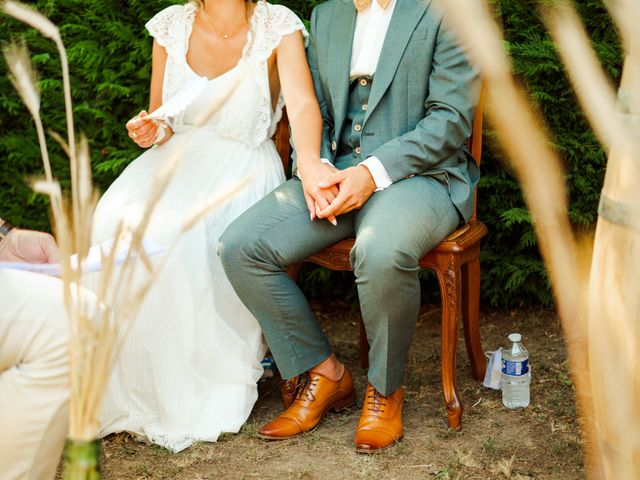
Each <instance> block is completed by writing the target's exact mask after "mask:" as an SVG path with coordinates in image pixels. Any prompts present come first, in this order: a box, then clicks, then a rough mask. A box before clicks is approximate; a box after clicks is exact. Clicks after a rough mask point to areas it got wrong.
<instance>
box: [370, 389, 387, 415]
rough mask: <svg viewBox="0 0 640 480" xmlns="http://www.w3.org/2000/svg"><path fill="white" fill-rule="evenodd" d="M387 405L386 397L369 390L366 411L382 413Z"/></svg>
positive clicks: (376, 391) (374, 390)
mask: <svg viewBox="0 0 640 480" xmlns="http://www.w3.org/2000/svg"><path fill="white" fill-rule="evenodd" d="M386 405H387V397H385V396H384V395H382V394H381V393H380V392H379V391H378V390H376V389H375V388H370V389H369V392H368V393H367V409H368V410H369V411H370V412H375V413H378V412H384V407H385V406H386Z"/></svg>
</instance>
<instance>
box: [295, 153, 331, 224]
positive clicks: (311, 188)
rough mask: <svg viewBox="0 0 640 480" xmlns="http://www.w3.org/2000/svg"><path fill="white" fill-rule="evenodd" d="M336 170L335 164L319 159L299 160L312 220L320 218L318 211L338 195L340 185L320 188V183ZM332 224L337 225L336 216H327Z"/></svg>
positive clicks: (299, 169) (303, 187)
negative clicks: (322, 161)
mask: <svg viewBox="0 0 640 480" xmlns="http://www.w3.org/2000/svg"><path fill="white" fill-rule="evenodd" d="M335 171H336V168H335V167H334V166H333V165H327V164H326V163H321V162H319V161H310V162H304V161H298V176H299V177H300V181H301V182H302V190H303V191H304V198H305V200H306V202H307V208H308V209H309V214H310V217H311V220H315V219H316V218H318V213H320V212H321V211H322V210H324V209H325V208H327V207H328V206H329V205H331V202H333V199H334V198H336V196H337V195H338V187H335V186H334V187H333V188H320V186H319V183H320V182H321V181H322V180H325V179H326V178H328V177H329V176H330V175H331V174H332V173H334V172H335ZM326 218H327V220H329V221H330V222H331V223H332V224H334V225H337V220H336V217H335V216H333V215H331V216H328V217H326Z"/></svg>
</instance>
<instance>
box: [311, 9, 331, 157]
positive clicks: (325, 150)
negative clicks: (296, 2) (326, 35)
mask: <svg viewBox="0 0 640 480" xmlns="http://www.w3.org/2000/svg"><path fill="white" fill-rule="evenodd" d="M317 11H318V8H317V7H316V8H314V9H313V12H311V35H310V37H309V46H308V47H307V61H308V62H309V69H310V70H311V76H312V78H313V85H314V88H315V91H316V97H317V98H318V105H319V106H320V113H321V114H322V144H321V147H320V157H322V158H326V159H327V160H329V161H331V162H332V163H333V160H334V155H333V151H332V150H331V132H332V130H333V118H332V117H331V115H330V114H329V109H328V108H327V102H326V101H325V98H324V95H323V93H322V85H321V83H320V71H319V70H318V49H317V29H316V23H317Z"/></svg>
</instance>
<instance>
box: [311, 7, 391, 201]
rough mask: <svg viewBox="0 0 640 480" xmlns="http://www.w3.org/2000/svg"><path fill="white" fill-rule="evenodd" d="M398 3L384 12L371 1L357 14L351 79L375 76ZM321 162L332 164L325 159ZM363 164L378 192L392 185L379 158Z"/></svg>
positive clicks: (365, 161)
mask: <svg viewBox="0 0 640 480" xmlns="http://www.w3.org/2000/svg"><path fill="white" fill-rule="evenodd" d="M397 1H398V0H391V2H390V3H389V5H388V6H387V8H386V10H385V9H383V8H382V7H381V6H380V4H379V3H378V1H377V0H372V2H371V5H370V6H369V7H368V8H367V9H366V10H363V11H361V12H358V16H357V17H356V31H355V33H354V35H353V46H352V49H351V70H350V71H349V78H350V79H353V78H356V77H361V76H363V75H369V76H372V75H373V74H374V73H375V71H376V68H377V66H378V60H379V59H380V52H382V46H383V44H384V39H385V38H386V36H387V30H388V29H389V23H390V22H391V16H392V15H393V11H394V9H395V8H396V3H397ZM322 161H323V162H325V163H331V162H329V161H328V160H326V159H324V158H323V159H322ZM360 165H364V166H365V167H367V168H368V169H369V172H371V176H372V177H373V180H374V182H375V184H376V191H379V190H383V189H385V188H387V187H388V186H389V185H391V184H392V183H393V181H392V180H391V177H390V176H389V173H388V172H387V169H386V168H384V165H382V162H381V161H380V160H379V159H378V158H377V157H368V158H367V159H365V160H363V161H362V162H361V163H360Z"/></svg>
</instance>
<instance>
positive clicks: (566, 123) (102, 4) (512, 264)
mask: <svg viewBox="0 0 640 480" xmlns="http://www.w3.org/2000/svg"><path fill="white" fill-rule="evenodd" d="M30 3H31V4H33V5H34V6H35V7H37V8H38V9H40V11H42V12H43V13H45V14H46V15H47V16H49V17H50V18H51V19H52V20H53V21H54V22H56V23H57V24H58V25H59V26H60V28H61V32H62V35H63V39H64V41H65V43H66V45H67V47H68V49H69V61H70V65H71V74H72V82H73V87H72V88H73V98H74V102H75V115H76V121H77V125H78V127H79V129H81V130H82V131H83V132H84V133H85V134H86V135H87V136H88V138H89V139H90V143H91V150H92V154H93V165H94V169H95V176H96V179H97V182H98V184H99V185H100V186H101V187H102V188H105V187H107V186H108V185H109V183H110V182H111V181H113V179H114V178H115V177H116V176H117V175H118V173H119V172H121V171H122V169H123V168H124V167H125V166H126V165H127V163H128V162H130V161H131V160H133V159H134V158H135V157H136V156H137V155H138V154H139V150H138V149H137V147H135V146H134V145H133V144H132V143H131V142H130V140H129V139H128V137H127V135H126V132H125V129H124V123H125V121H126V120H127V119H128V118H130V117H131V116H132V115H134V114H135V113H137V112H138V111H139V110H140V109H141V108H142V107H145V106H146V104H147V102H148V98H147V97H148V82H149V74H150V55H151V41H150V39H149V37H148V36H147V34H146V32H145V30H144V23H145V22H146V21H147V20H148V19H149V18H150V17H151V16H152V15H153V14H154V13H155V12H157V11H159V10H160V9H162V8H164V7H165V6H168V5H170V4H172V3H176V2H175V1H171V0H153V1H150V0H127V1H124V0H111V1H107V0H102V1H101V0H36V1H34V2H30ZM278 3H284V4H286V5H288V6H289V7H290V8H292V9H293V10H294V11H296V13H298V14H299V15H300V16H301V17H302V18H305V19H308V18H309V15H310V12H311V9H312V8H313V6H314V5H315V4H316V3H320V2H317V1H315V0H289V1H286V0H285V1H281V2H278ZM494 3H496V5H497V6H498V7H499V8H500V9H501V10H502V17H503V21H504V26H505V38H506V46H507V48H508V51H509V52H510V53H511V55H512V56H513V59H514V68H515V71H516V73H517V74H518V75H519V76H520V77H521V78H522V80H523V82H524V83H525V84H526V85H527V86H528V88H529V91H530V93H531V98H532V100H533V101H534V102H535V104H536V105H537V106H538V108H539V110H540V111H541V113H542V114H543V116H544V118H545V119H546V121H547V124H548V127H549V130H550V132H551V134H552V136H553V138H554V139H555V140H554V142H555V143H554V146H555V147H556V148H557V150H558V151H559V152H560V154H561V155H562V156H563V158H564V159H565V161H566V169H567V181H568V185H569V194H570V199H571V212H570V213H571V219H572V221H573V223H574V225H575V226H576V228H579V229H588V228H590V227H592V225H593V223H594V221H595V219H596V208H597V201H598V193H599V191H600V188H601V184H602V178H603V173H604V166H605V161H606V156H605V154H604V153H603V152H602V150H601V149H600V147H599V145H598V143H597V142H596V140H595V138H594V136H593V134H591V133H590V130H589V128H588V126H587V124H586V122H585V120H584V117H583V115H582V114H581V113H580V111H579V109H578V108H577V107H576V102H575V98H574V95H573V93H572V91H571V89H570V86H569V84H568V82H567V80H566V77H565V75H564V72H563V69H562V67H561V64H560V62H559V61H558V58H557V56H556V54H555V52H554V48H553V45H552V43H551V41H550V40H549V37H548V35H547V34H546V33H545V32H544V29H543V28H542V26H541V24H540V21H539V18H538V15H537V14H536V11H535V8H533V7H532V4H531V2H527V1H525V0H517V1H511V0H502V1H497V0H494ZM579 10H580V13H581V15H582V16H583V18H584V19H585V21H586V24H587V27H588V29H589V33H590V35H591V38H592V40H593V45H594V48H595V49H596V51H597V53H598V55H599V56H600V58H601V60H602V62H603V64H604V66H605V68H606V70H607V72H608V73H609V75H610V76H611V78H612V79H613V80H614V81H617V79H618V77H619V75H620V63H621V60H620V52H619V46H618V42H617V37H616V35H615V31H614V29H613V28H612V26H611V21H610V19H609V17H608V15H607V13H606V11H605V9H604V7H603V5H602V2H600V1H596V0H586V1H581V2H579ZM12 37H24V38H25V39H26V41H27V43H28V45H29V47H30V49H31V51H32V57H33V61H34V63H35V64H36V66H37V69H38V71H39V72H40V82H39V85H40V89H41V91H42V96H43V105H42V110H43V117H44V121H45V127H46V128H48V129H51V130H54V131H58V132H64V131H65V126H64V111H63V98H62V94H61V79H60V68H59V67H60V62H59V60H58V55H57V53H56V51H55V49H54V46H53V44H52V43H51V42H49V41H48V40H45V39H43V38H41V37H40V36H39V35H38V34H37V33H36V32H35V31H31V30H28V29H26V28H25V27H24V26H23V25H21V24H19V23H17V22H14V21H12V20H10V19H8V18H6V17H0V44H5V43H6V42H8V41H9V39H10V38H12ZM5 71H6V66H5V64H4V60H3V59H0V158H1V159H2V160H1V163H0V205H1V206H2V209H1V211H0V215H2V216H3V217H5V218H7V219H10V220H11V221H12V222H13V223H15V224H18V225H22V226H26V227H32V228H39V229H47V228H48V221H47V206H46V202H45V200H44V199H43V198H42V197H41V196H38V195H34V194H33V193H32V192H31V191H30V189H29V186H28V179H29V178H31V177H32V176H34V175H41V173H42V172H41V167H40V159H39V152H38V147H37V141H36V134H35V129H34V127H33V125H32V121H31V119H30V117H29V115H28V113H27V111H26V109H25V108H24V106H23V105H22V104H21V102H20V100H19V98H18V96H17V95H16V94H15V92H14V90H13V88H12V86H11V85H10V83H9V81H8V79H7V77H6V75H5V74H4V73H5ZM53 143H54V142H53V141H50V144H51V151H52V153H53V168H54V171H55V172H56V174H57V175H58V176H59V177H60V178H61V179H65V178H68V172H67V162H66V159H65V158H64V156H63V155H62V152H61V151H60V149H59V148H58V147H57V146H56V145H54V144H53ZM494 145H495V141H494V139H493V137H492V135H491V132H490V131H488V130H487V131H486V134H485V151H484V156H483V164H482V170H483V177H482V179H481V183H480V186H479V191H478V193H479V206H478V215H479V218H480V219H482V220H483V221H484V222H485V223H487V225H488V226H489V228H490V232H491V233H490V234H489V236H488V237H487V239H486V240H485V242H484V246H483V253H482V264H483V284H482V285H483V287H482V290H483V300H484V301H485V302H488V303H491V304H494V305H502V306H514V305H515V306H518V305H526V304H544V305H550V304H551V303H552V299H551V296H550V293H549V287H548V284H547V276H546V274H545V270H544V267H543V265H542V263H541V261H540V258H539V255H538V252H537V249H536V240H535V237H534V234H533V230H532V226H531V219H530V217H529V215H528V213H527V211H526V209H525V208H524V203H523V201H522V197H521V192H520V190H519V188H518V185H517V183H516V182H515V180H514V179H513V177H512V176H511V174H510V173H509V171H508V169H507V168H505V167H504V166H503V161H502V157H501V154H500V152H499V151H498V150H497V149H496V148H495V147H494ZM306 278H307V281H306V285H307V287H308V288H309V289H310V290H312V291H313V292H315V293H316V294H319V295H321V294H324V293H327V292H332V291H344V288H345V286H346V285H347V283H345V282H346V281H349V277H348V276H346V277H345V276H344V275H339V276H336V275H333V276H331V275H328V274H327V273H326V272H323V271H317V270H316V271H314V272H313V273H311V274H310V275H307V277H306ZM427 282H429V281H428V280H427ZM427 286H428V287H429V288H428V290H431V291H432V290H433V288H430V287H432V286H433V284H432V283H428V285H427ZM349 288H352V287H349ZM349 292H350V293H349V295H350V296H352V295H353V290H352V289H350V290H349ZM352 298H353V297H352Z"/></svg>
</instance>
